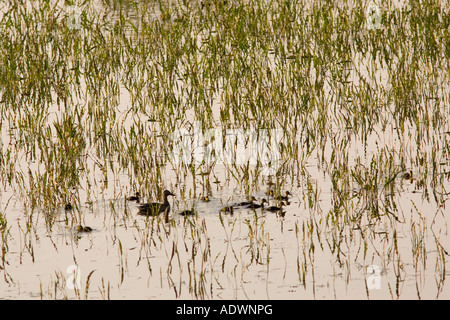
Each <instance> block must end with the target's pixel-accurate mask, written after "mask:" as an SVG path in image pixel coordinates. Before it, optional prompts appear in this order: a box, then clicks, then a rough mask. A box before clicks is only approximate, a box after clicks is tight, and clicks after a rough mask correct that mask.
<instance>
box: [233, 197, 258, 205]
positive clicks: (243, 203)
mask: <svg viewBox="0 0 450 320" xmlns="http://www.w3.org/2000/svg"><path fill="white" fill-rule="evenodd" d="M253 201H256V198H255V197H251V198H250V200H248V201H244V202H241V203H238V204H235V206H236V207H244V206H249V205H252V204H253Z"/></svg>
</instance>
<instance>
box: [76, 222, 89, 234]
mask: <svg viewBox="0 0 450 320" xmlns="http://www.w3.org/2000/svg"><path fill="white" fill-rule="evenodd" d="M77 231H78V232H91V231H92V228H91V227H88V226H84V227H83V226H82V225H81V224H80V225H78V226H77Z"/></svg>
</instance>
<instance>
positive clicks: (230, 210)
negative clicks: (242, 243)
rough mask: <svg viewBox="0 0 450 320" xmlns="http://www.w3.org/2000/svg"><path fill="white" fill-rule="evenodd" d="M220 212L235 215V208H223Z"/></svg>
mask: <svg viewBox="0 0 450 320" xmlns="http://www.w3.org/2000/svg"><path fill="white" fill-rule="evenodd" d="M220 212H222V213H229V214H233V207H232V206H226V207H223V208H222V209H220Z"/></svg>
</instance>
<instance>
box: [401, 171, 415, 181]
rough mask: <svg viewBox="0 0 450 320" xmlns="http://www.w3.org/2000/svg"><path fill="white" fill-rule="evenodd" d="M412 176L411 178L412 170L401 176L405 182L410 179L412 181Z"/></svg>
mask: <svg viewBox="0 0 450 320" xmlns="http://www.w3.org/2000/svg"><path fill="white" fill-rule="evenodd" d="M412 176H413V174H412V170H409V172H405V173H404V174H403V175H402V178H403V179H405V180H411V179H412Z"/></svg>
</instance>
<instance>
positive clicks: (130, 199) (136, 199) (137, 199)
mask: <svg viewBox="0 0 450 320" xmlns="http://www.w3.org/2000/svg"><path fill="white" fill-rule="evenodd" d="M140 197H141V194H140V193H139V192H136V193H135V195H134V196H131V197H128V198H127V200H128V201H136V202H139V199H140Z"/></svg>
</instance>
